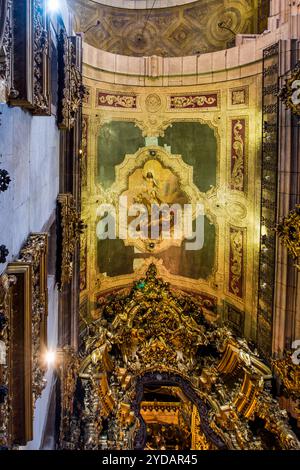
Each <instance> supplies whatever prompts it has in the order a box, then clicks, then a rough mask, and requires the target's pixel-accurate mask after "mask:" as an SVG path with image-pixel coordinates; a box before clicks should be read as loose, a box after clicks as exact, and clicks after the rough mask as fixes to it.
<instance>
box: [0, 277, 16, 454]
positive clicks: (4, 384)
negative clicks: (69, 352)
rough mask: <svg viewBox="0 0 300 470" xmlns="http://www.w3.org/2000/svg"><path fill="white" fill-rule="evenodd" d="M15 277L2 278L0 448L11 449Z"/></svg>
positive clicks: (0, 300)
mask: <svg viewBox="0 0 300 470" xmlns="http://www.w3.org/2000/svg"><path fill="white" fill-rule="evenodd" d="M15 281H16V279H15V277H14V276H8V275H7V274H2V275H1V276H0V377H1V384H0V385H1V393H0V446H1V447H2V448H9V447H10V446H11V444H12V442H11V431H10V409H11V408H10V407H11V394H10V363H9V353H10V340H11V307H12V305H11V300H12V299H11V297H12V291H11V286H12V285H13V284H14V283H15Z"/></svg>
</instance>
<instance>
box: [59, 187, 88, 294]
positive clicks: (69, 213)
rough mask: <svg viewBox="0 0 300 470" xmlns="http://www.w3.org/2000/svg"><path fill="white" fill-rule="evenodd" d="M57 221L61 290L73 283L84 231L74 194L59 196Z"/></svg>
mask: <svg viewBox="0 0 300 470" xmlns="http://www.w3.org/2000/svg"><path fill="white" fill-rule="evenodd" d="M57 221H58V222H57V223H58V232H57V268H56V277H57V282H58V286H59V288H61V287H62V286H63V285H64V284H68V283H70V282H71V279H72V276H73V258H74V254H75V250H76V248H77V246H78V243H79V240H80V235H81V233H82V231H83V223H82V221H81V219H80V213H79V212H78V210H77V208H76V204H75V200H74V198H73V196H72V194H70V193H66V194H59V195H58V198H57Z"/></svg>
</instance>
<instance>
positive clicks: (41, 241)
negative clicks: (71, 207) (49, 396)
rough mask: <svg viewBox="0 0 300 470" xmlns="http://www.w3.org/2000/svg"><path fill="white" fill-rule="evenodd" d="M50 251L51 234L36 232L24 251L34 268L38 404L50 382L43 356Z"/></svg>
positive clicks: (34, 379) (34, 370) (34, 358)
mask: <svg viewBox="0 0 300 470" xmlns="http://www.w3.org/2000/svg"><path fill="white" fill-rule="evenodd" d="M47 252H48V235H47V234H46V233H33V234H31V235H30V236H29V238H28V239H27V241H26V244H25V245H24V247H23V248H22V250H21V253H20V261H21V262H25V263H29V264H31V266H32V385H33V398H34V401H35V400H36V399H37V398H38V397H39V396H40V395H41V393H42V391H43V389H44V387H45V385H46V382H45V380H44V374H45V372H46V364H45V361H44V360H43V354H44V353H45V350H46V348H47V317H48V289H47Z"/></svg>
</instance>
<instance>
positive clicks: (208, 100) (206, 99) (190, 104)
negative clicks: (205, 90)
mask: <svg viewBox="0 0 300 470" xmlns="http://www.w3.org/2000/svg"><path fill="white" fill-rule="evenodd" d="M217 106H218V95H217V94H216V93H211V94H205V95H204V94H203V95H172V96H171V97H170V108H171V109H180V108H212V107H214V108H216V107H217Z"/></svg>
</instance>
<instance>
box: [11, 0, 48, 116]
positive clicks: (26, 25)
mask: <svg viewBox="0 0 300 470" xmlns="http://www.w3.org/2000/svg"><path fill="white" fill-rule="evenodd" d="M46 10H47V7H46V0H32V1H30V0H24V2H22V3H21V4H19V3H18V2H13V25H14V29H13V87H12V90H11V91H10V95H9V98H10V103H11V104H12V105H16V106H24V107H26V108H29V109H30V110H31V111H32V113H34V114H40V115H49V114H50V112H51V110H50V104H51V103H50V101H51V100H50V80H49V78H50V77H49V70H50V64H49V62H50V56H49V22H48V16H47V11H46Z"/></svg>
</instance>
